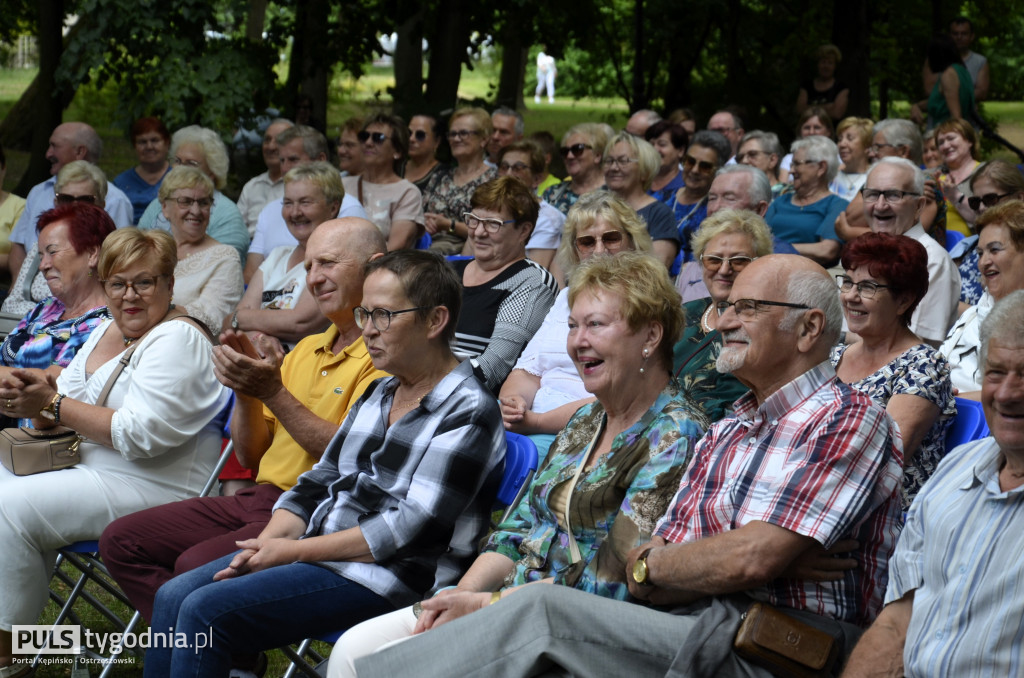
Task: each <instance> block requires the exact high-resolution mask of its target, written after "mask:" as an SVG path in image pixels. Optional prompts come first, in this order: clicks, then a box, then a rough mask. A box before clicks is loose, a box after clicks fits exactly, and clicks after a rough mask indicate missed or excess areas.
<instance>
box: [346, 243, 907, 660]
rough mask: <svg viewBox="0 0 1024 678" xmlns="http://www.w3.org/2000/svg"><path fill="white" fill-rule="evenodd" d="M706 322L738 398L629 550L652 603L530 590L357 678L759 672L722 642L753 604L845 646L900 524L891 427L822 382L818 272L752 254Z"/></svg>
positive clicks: (836, 386) (389, 656)
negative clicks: (649, 530)
mask: <svg viewBox="0 0 1024 678" xmlns="http://www.w3.org/2000/svg"><path fill="white" fill-rule="evenodd" d="M719 314H720V320H719V322H718V328H719V329H720V330H721V331H722V333H723V335H724V346H723V349H722V354H721V356H720V358H719V360H718V369H719V370H720V371H723V372H732V373H733V374H735V375H736V377H737V378H739V379H740V380H741V381H743V382H744V383H745V384H746V385H747V386H749V387H750V389H751V392H750V393H748V394H746V395H745V396H743V397H742V398H740V400H738V401H737V402H736V406H735V411H736V414H735V416H734V417H730V418H727V419H724V420H722V421H720V422H718V423H716V424H715V425H713V426H712V427H711V429H710V430H709V431H708V433H707V435H706V436H705V437H704V438H703V439H702V440H701V441H700V442H699V443H698V445H697V448H696V450H695V453H694V457H693V462H691V465H690V467H689V468H688V469H687V471H686V473H685V474H684V476H683V480H682V484H681V486H680V490H679V492H678V494H677V495H676V498H675V500H674V501H673V504H672V506H671V507H670V508H669V510H668V512H667V513H666V515H665V516H664V517H663V519H662V520H661V522H660V523H659V525H658V526H657V529H656V532H655V534H656V536H655V537H654V538H653V540H652V541H651V542H649V543H647V544H644V545H643V546H640V547H638V548H637V549H636V550H634V551H633V552H632V553H631V555H630V558H629V562H628V563H627V578H628V580H629V582H630V591H631V593H633V595H634V596H635V597H636V598H639V599H641V600H644V601H647V602H648V603H649V604H650V605H651V606H653V607H647V606H643V605H636V604H630V603H623V602H619V601H613V600H605V599H602V598H599V597H597V596H593V595H588V594H585V593H580V592H578V591H573V590H568V589H565V588H563V587H559V586H529V587H525V588H524V590H523V591H521V592H517V593H515V594H514V595H510V596H508V598H507V600H503V601H501V602H500V603H499V604H496V605H493V606H491V607H489V608H487V609H484V610H481V611H480V612H478V613H476V614H474V615H473V616H474V619H473V621H472V624H466V623H465V620H464V619H462V620H456V621H454V622H452V623H450V624H448V625H446V626H444V627H442V628H440V629H435V630H433V631H431V632H430V633H427V634H423V635H422V636H418V637H416V638H414V639H412V640H410V641H407V642H403V643H400V644H398V645H396V646H394V647H392V648H389V649H386V650H384V651H382V652H380V653H377V654H376V655H371V656H370V657H367V658H365V659H364V660H363V661H362V662H360V664H359V665H358V669H359V675H360V676H361V677H362V676H364V668H365V669H366V671H365V675H366V676H370V677H371V678H372V677H373V676H385V675H387V676H393V675H408V674H406V673H403V671H404V670H405V669H406V668H408V667H416V669H417V675H420V676H423V675H426V676H451V675H460V676H476V675H480V676H484V675H488V676H490V675H492V673H493V671H494V669H495V667H496V666H500V667H501V669H502V670H501V672H500V674H501V675H509V676H513V675H524V676H525V675H538V674H544V675H548V674H549V673H554V674H557V675H563V674H562V673H559V670H564V671H566V672H568V674H570V675H581V676H595V675H635V676H665V675H672V676H712V675H713V676H769V675H771V674H770V673H769V671H768V670H767V669H765V668H763V667H761V666H758V665H755V664H753V663H751V662H748V661H747V660H745V659H742V658H740V657H739V656H738V655H737V654H736V653H734V652H733V650H732V646H733V639H734V637H735V634H736V631H737V629H738V627H739V624H740V621H741V617H742V615H743V613H744V612H745V611H746V610H747V608H748V607H749V606H750V604H751V603H752V602H754V601H763V602H768V603H771V604H772V605H775V606H776V607H778V608H779V609H780V610H782V611H783V612H785V613H786V614H788V615H790V616H793V617H796V618H797V619H799V620H801V621H803V622H804V623H807V624H810V625H812V626H814V627H816V628H819V629H821V630H824V631H826V632H827V633H829V634H830V635H832V636H833V637H834V638H835V639H836V641H837V642H838V643H839V651H840V653H844V652H847V651H849V649H850V648H851V647H852V643H853V641H854V640H855V639H856V637H857V636H858V635H859V633H860V628H861V627H862V626H864V625H866V624H867V623H869V622H870V621H871V619H872V618H873V617H874V615H876V614H877V612H878V610H879V607H880V605H881V601H882V596H883V594H884V592H885V585H886V572H887V561H888V558H889V555H890V554H891V553H892V550H893V548H894V546H895V543H896V538H897V536H898V534H899V529H900V522H901V521H900V498H899V486H900V482H901V479H902V462H903V455H902V445H901V443H900V441H899V437H898V434H897V430H896V427H895V425H894V424H893V423H892V421H891V420H890V419H889V418H888V416H887V415H886V414H885V412H884V410H882V409H881V408H879V407H878V406H876V405H875V404H874V403H872V402H871V400H870V399H869V398H868V397H866V396H864V395H862V394H860V393H858V392H857V391H855V390H853V389H851V388H850V387H848V386H846V385H845V384H843V383H841V382H839V381H838V380H837V379H836V377H835V372H834V370H833V369H832V367H831V365H830V363H829V361H828V356H829V350H830V348H831V347H832V345H833V344H834V343H835V342H836V341H837V339H838V337H839V332H840V327H841V320H842V311H841V309H840V305H839V295H838V291H837V290H836V287H835V283H834V282H833V281H832V279H831V278H830V277H829V276H828V274H827V273H826V272H825V271H824V269H822V268H821V267H819V266H818V265H817V264H815V263H813V262H811V261H810V260H808V259H805V258H803V257H800V256H796V255H773V256H767V257H762V258H760V259H759V260H757V261H755V262H753V263H752V264H751V265H750V266H748V267H747V268H746V269H745V270H744V271H743V273H741V274H740V275H739V277H738V278H737V280H736V283H735V285H734V286H733V290H732V293H731V294H730V295H729V302H727V303H726V304H724V305H723V306H722V307H721V308H720V309H719ZM850 539H853V540H856V544H855V545H854V543H853V542H849V541H848V540H850ZM840 542H846V543H844V544H842V545H841V546H840V549H852V551H850V553H849V557H850V558H853V559H855V560H856V563H857V566H856V567H855V568H854V569H845V570H844V569H842V567H838V566H837V567H835V569H834V570H833V572H832V573H828V572H827V571H828V570H829V569H830V567H829V565H828V564H827V563H833V564H838V563H844V562H849V559H848V558H847V559H844V560H834V559H831V558H829V557H827V556H826V557H824V558H823V557H822V553H823V550H824V549H827V548H831V547H833V546H835V545H836V544H837V543H840ZM834 550H839V549H834ZM822 570H825V571H826V572H822ZM811 577H813V578H814V579H812V578H811ZM818 579H831V580H832V581H818ZM483 615H486V617H485V616H483ZM478 616H479V617H480V618H479V619H477V618H476V617H478ZM449 634H451V635H449ZM554 667H561V669H558V668H554ZM836 668H837V667H836Z"/></svg>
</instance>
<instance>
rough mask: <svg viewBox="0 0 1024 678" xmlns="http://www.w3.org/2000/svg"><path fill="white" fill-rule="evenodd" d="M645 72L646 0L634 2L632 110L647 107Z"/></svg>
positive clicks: (648, 100) (648, 101)
mask: <svg viewBox="0 0 1024 678" xmlns="http://www.w3.org/2000/svg"><path fill="white" fill-rule="evenodd" d="M646 82H647V78H646V74H645V73H644V0H634V2H633V83H632V85H633V86H632V90H633V96H632V99H633V101H632V105H631V107H630V110H632V111H638V110H640V109H642V108H647V107H648V105H649V103H650V99H649V97H648V88H647V87H645V83H646Z"/></svg>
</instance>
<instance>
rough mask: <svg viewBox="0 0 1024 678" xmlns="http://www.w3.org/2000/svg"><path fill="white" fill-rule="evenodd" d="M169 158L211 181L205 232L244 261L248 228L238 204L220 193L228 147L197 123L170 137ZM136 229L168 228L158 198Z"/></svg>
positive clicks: (225, 180) (247, 246) (173, 162)
mask: <svg viewBox="0 0 1024 678" xmlns="http://www.w3.org/2000/svg"><path fill="white" fill-rule="evenodd" d="M170 161H171V165H172V166H173V167H180V166H182V165H185V166H187V167H194V168H195V169H197V170H199V171H201V172H202V173H203V174H205V175H206V176H208V177H209V178H210V181H212V182H213V187H214V191H213V207H212V209H211V211H210V225H209V227H208V228H207V229H206V230H207V233H209V234H210V237H211V238H213V239H214V240H216V241H217V242H221V243H224V244H225V245H231V246H232V247H234V248H235V251H237V252H238V258H239V260H240V261H242V263H243V264H244V263H245V256H246V254H248V252H249V229H248V227H247V226H246V225H245V219H243V218H242V213H241V212H239V211H238V206H237V205H235V203H234V202H232V201H231V199H230V198H228V197H227V196H226V195H224V194H223V193H221V192H220V191H221V189H222V188H224V186H225V185H226V184H227V181H228V167H229V166H230V160H229V158H228V149H227V146H225V145H224V141H223V140H222V139H221V138H220V135H218V134H217V133H216V132H215V131H213V130H212V129H209V128H206V127H200V126H199V125H189V126H188V127H182V128H181V129H179V130H178V131H177V132H175V133H174V134H173V135H172V136H171V152H170ZM139 228H141V229H142V230H148V229H151V228H160V229H163V230H165V231H170V230H171V224H170V222H169V221H168V220H167V217H166V215H164V213H163V204H162V203H161V202H160V198H159V197H157V198H156V199H155V200H153V202H151V203H149V207H147V208H146V211H145V213H143V215H142V218H140V219H139Z"/></svg>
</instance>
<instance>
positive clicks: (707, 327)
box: [700, 304, 715, 334]
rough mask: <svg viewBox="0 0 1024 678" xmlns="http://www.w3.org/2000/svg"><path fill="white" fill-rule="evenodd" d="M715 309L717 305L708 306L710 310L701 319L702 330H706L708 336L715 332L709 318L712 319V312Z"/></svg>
mask: <svg viewBox="0 0 1024 678" xmlns="http://www.w3.org/2000/svg"><path fill="white" fill-rule="evenodd" d="M714 307H715V305H714V304H711V305H710V306H708V310H706V311H704V315H702V316H701V317H700V326H701V327H702V328H703V329H704V331H705V332H707V333H708V334H710V333H712V332H714V331H715V328H713V327H712V326H711V323H709V322H708V318H710V317H711V310H712V309H713V308H714Z"/></svg>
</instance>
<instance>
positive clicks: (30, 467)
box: [0, 344, 138, 476]
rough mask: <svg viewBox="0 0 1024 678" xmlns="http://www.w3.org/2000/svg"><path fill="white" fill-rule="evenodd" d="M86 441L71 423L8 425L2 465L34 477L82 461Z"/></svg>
mask: <svg viewBox="0 0 1024 678" xmlns="http://www.w3.org/2000/svg"><path fill="white" fill-rule="evenodd" d="M136 347H138V344H134V345H133V346H132V347H131V348H129V349H128V350H127V351H125V352H124V353H122V354H121V358H120V359H119V360H118V361H117V366H116V367H114V371H113V372H111V373H110V377H108V378H107V383H105V384H104V385H103V390H102V391H101V392H100V395H99V398H97V399H96V404H97V405H102V404H103V403H105V402H107V396H108V395H110V389H112V388H114V382H115V381H117V378H118V377H119V376H121V372H122V371H124V368H125V367H126V366H127V365H128V361H129V360H131V357H132V353H135V349H136ZM83 440H85V438H84V437H82V436H80V435H78V433H76V432H75V431H74V430H73V429H70V428H68V427H67V426H55V427H53V428H44V429H35V428H32V427H30V426H20V427H18V428H5V429H3V430H2V431H0V464H3V465H4V468H5V469H7V470H8V471H10V472H11V473H13V474H14V475H16V476H30V475H34V474H36V473H45V472H46V471H60V470H61V469H65V468H70V467H71V466H74V465H75V464H77V463H78V462H79V461H81V460H82V456H81V453H80V452H79V451H78V446H79V445H80V444H81V442H82V441H83Z"/></svg>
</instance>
